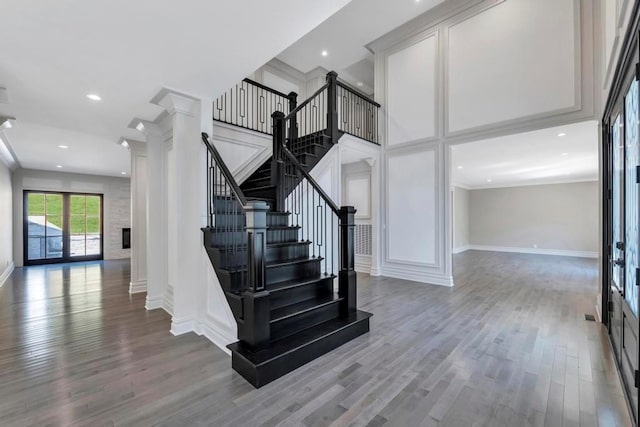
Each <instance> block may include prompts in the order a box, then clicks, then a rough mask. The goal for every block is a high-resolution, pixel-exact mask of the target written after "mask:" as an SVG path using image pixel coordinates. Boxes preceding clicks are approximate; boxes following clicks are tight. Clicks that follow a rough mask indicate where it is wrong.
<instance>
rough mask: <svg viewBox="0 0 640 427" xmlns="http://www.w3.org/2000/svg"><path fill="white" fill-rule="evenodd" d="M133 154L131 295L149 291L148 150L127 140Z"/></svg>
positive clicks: (142, 145)
mask: <svg viewBox="0 0 640 427" xmlns="http://www.w3.org/2000/svg"><path fill="white" fill-rule="evenodd" d="M127 144H128V145H129V151H130V152H131V282H130V283H129V293H130V294H135V293H140V292H146V291H147V149H146V143H144V142H140V141H132V140H130V139H128V140H127Z"/></svg>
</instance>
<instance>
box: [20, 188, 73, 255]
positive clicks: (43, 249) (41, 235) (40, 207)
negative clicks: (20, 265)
mask: <svg viewBox="0 0 640 427" xmlns="http://www.w3.org/2000/svg"><path fill="white" fill-rule="evenodd" d="M26 209H27V213H26V217H27V224H26V225H27V248H26V249H27V250H26V253H27V260H29V261H32V260H46V259H55V258H62V252H63V244H64V243H63V236H62V229H63V224H62V218H63V205H62V195H61V194H45V193H29V195H28V197H27V203H26Z"/></svg>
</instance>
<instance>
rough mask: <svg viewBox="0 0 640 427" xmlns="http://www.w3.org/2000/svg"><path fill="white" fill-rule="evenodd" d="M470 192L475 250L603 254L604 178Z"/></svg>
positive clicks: (470, 234)
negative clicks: (601, 192)
mask: <svg viewBox="0 0 640 427" xmlns="http://www.w3.org/2000/svg"><path fill="white" fill-rule="evenodd" d="M468 193H469V206H468V208H469V238H470V244H471V249H488V250H509V251H516V252H517V251H520V250H521V251H522V252H539V253H558V254H561V255H577V256H581V255H582V256H592V257H593V256H597V253H598V182H595V181H594V182H577V183H566V184H550V185H531V186H524V187H506V188H491V189H482V190H470V191H469V192H468ZM457 208H458V207H456V210H457Z"/></svg>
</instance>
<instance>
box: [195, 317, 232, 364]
mask: <svg viewBox="0 0 640 427" xmlns="http://www.w3.org/2000/svg"><path fill="white" fill-rule="evenodd" d="M234 321H235V320H234ZM221 326H222V325H221V324H220V323H219V322H215V321H214V320H213V319H211V316H207V318H206V319H205V322H204V323H203V324H202V335H204V337H205V338H207V339H208V340H209V341H211V342H212V343H214V344H215V345H216V347H218V348H220V350H222V351H224V352H225V353H227V354H228V355H231V350H229V349H228V348H227V345H229V344H231V343H233V342H236V341H238V338H237V337H236V335H235V333H234V331H232V330H230V329H226V328H223V327H221Z"/></svg>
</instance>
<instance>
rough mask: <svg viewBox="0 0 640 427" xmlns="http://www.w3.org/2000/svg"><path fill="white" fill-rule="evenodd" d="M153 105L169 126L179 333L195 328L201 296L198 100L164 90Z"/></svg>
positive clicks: (171, 243)
mask: <svg viewBox="0 0 640 427" xmlns="http://www.w3.org/2000/svg"><path fill="white" fill-rule="evenodd" d="M152 103H154V104H157V105H160V106H162V107H163V108H165V110H166V111H167V113H168V114H169V120H170V121H171V124H172V128H173V133H172V139H171V144H170V150H169V151H168V153H167V155H168V157H167V180H168V181H167V186H166V190H167V225H168V232H167V237H168V242H167V247H168V249H169V252H168V260H167V261H168V267H169V269H168V286H169V287H171V288H173V318H172V323H171V333H172V334H174V335H180V334H183V333H186V332H190V331H194V330H195V329H196V325H197V321H198V317H199V314H200V302H201V298H202V292H201V286H202V282H203V278H202V277H200V276H201V268H202V265H201V261H202V256H201V247H202V234H201V231H200V226H201V201H202V199H201V191H200V190H201V186H202V185H203V183H202V179H201V178H202V176H201V168H200V167H199V164H200V163H201V149H202V142H201V136H200V126H201V117H200V114H201V111H200V101H199V100H198V99H195V98H192V97H190V96H187V95H184V94H180V93H176V92H173V91H170V90H166V89H163V90H162V91H160V93H158V95H156V96H155V97H154V99H153V100H152Z"/></svg>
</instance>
